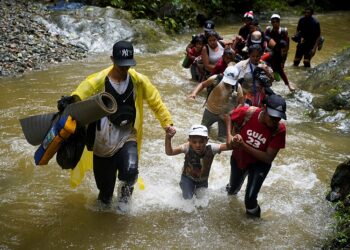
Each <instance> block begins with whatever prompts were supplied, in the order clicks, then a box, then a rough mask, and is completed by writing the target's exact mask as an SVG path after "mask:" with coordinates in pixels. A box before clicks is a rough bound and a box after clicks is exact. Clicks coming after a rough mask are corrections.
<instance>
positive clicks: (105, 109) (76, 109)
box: [19, 92, 117, 146]
mask: <svg viewBox="0 0 350 250" xmlns="http://www.w3.org/2000/svg"><path fill="white" fill-rule="evenodd" d="M116 111H117V102H116V101H115V99H114V97H113V96H112V95H110V94H108V93H106V92H103V93H100V94H97V95H94V96H91V97H90V98H88V99H86V100H84V101H80V102H76V103H72V104H70V105H68V106H67V107H66V109H65V110H64V111H63V114H62V115H71V116H72V118H73V119H74V120H76V121H78V122H79V124H81V125H87V124H89V123H91V122H94V121H97V120H98V119H101V118H102V117H104V116H107V115H110V114H113V113H114V112H116ZM55 114H56V113H48V114H42V115H34V116H29V117H26V118H23V119H20V120H19V121H20V124H21V127H22V131H23V133H24V136H25V138H26V140H27V141H28V143H29V144H31V145H33V146H36V145H39V144H41V142H42V141H43V140H44V138H45V136H46V134H47V132H48V131H49V129H50V128H51V126H52V125H53V124H54V122H55V121H56V119H57V118H58V116H57V117H55Z"/></svg>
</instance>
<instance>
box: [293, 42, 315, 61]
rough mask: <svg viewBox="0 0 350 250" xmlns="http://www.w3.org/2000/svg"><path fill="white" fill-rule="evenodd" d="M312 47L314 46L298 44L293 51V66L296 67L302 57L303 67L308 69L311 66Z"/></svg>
mask: <svg viewBox="0 0 350 250" xmlns="http://www.w3.org/2000/svg"><path fill="white" fill-rule="evenodd" d="M313 47H314V44H310V43H306V42H304V43H298V45H297V49H296V51H295V57H294V66H298V65H299V63H300V61H301V59H302V58H303V57H304V61H303V63H304V66H305V67H310V64H311V58H312V54H311V51H312V49H313Z"/></svg>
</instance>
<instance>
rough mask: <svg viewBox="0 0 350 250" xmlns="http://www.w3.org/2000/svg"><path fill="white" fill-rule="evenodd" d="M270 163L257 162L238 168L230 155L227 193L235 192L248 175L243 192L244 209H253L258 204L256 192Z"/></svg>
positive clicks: (267, 171)
mask: <svg viewBox="0 0 350 250" xmlns="http://www.w3.org/2000/svg"><path fill="white" fill-rule="evenodd" d="M270 168H271V164H266V163H263V162H257V163H254V164H251V165H249V166H248V168H246V169H240V168H238V166H237V163H236V161H235V159H233V157H231V175H230V183H229V190H228V192H229V194H237V193H238V192H239V190H240V189H241V187H242V184H243V182H244V179H245V177H246V176H247V175H248V183H247V188H246V193H245V198H244V202H245V207H246V209H254V208H256V207H257V206H258V200H257V198H258V194H259V191H260V188H261V186H262V184H263V182H264V180H265V178H266V176H267V174H268V173H269V171H270Z"/></svg>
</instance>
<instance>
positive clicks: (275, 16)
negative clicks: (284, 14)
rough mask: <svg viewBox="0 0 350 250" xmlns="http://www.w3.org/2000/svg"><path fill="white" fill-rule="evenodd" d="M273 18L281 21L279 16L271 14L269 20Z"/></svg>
mask: <svg viewBox="0 0 350 250" xmlns="http://www.w3.org/2000/svg"><path fill="white" fill-rule="evenodd" d="M274 18H277V19H281V17H280V15H278V14H272V16H271V18H270V19H274Z"/></svg>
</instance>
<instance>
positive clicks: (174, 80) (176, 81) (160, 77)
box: [153, 69, 188, 86]
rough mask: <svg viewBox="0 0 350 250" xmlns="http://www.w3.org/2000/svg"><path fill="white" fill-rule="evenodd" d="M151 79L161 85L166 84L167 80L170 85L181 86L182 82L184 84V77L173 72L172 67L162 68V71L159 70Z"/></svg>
mask: <svg viewBox="0 0 350 250" xmlns="http://www.w3.org/2000/svg"><path fill="white" fill-rule="evenodd" d="M153 81H154V82H156V83H157V84H162V85H168V84H169V82H171V84H172V85H178V86H181V85H182V84H184V79H183V78H181V77H180V76H179V75H177V74H174V72H173V70H172V69H163V70H162V71H160V72H159V74H157V75H156V77H155V79H154V80H153ZM187 81H188V80H187ZM187 81H186V83H187Z"/></svg>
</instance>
